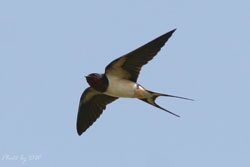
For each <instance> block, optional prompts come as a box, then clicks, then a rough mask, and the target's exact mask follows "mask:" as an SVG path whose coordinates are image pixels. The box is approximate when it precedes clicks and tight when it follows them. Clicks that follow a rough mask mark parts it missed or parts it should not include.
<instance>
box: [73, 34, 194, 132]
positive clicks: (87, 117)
mask: <svg viewBox="0 0 250 167" xmlns="http://www.w3.org/2000/svg"><path fill="white" fill-rule="evenodd" d="M175 30H176V29H174V30H172V31H170V32H168V33H166V34H163V35H162V36H160V37H158V38H156V39H154V40H153V41H151V42H149V43H147V44H145V45H143V46H141V47H139V48H138V49H135V50H134V51H132V52H130V53H128V54H126V55H124V56H121V57H119V58H117V59H115V60H114V61H112V62H111V63H110V64H109V65H108V66H106V68H105V73H104V74H97V73H91V74H89V75H88V76H86V80H87V82H88V84H89V85H90V87H88V88H87V89H85V91H84V92H83V94H82V96H81V98H80V105H79V109H78V115H77V125H76V127H77V132H78V134H79V135H81V134H82V133H83V132H85V131H86V130H87V129H88V128H89V127H90V126H91V125H92V124H93V123H94V122H95V121H96V119H97V118H98V117H99V116H100V115H101V114H102V112H103V110H104V109H105V108H106V105H108V104H109V103H111V102H113V101H114V100H116V99H118V98H120V97H127V98H137V99H140V100H142V101H144V102H146V103H149V104H151V105H153V106H155V107H157V108H159V109H162V110H164V111H166V112H168V113H170V114H173V115H175V116H177V117H179V115H177V114H175V113H172V112H170V111H168V110H166V109H164V108H162V107H161V106H159V105H158V104H156V103H155V99H156V98H157V97H159V96H168V97H175V98H181V99H186V100H192V99H189V98H185V97H180V96H173V95H169V94H163V93H157V92H153V91H150V90H147V89H145V88H144V87H142V86H141V85H140V84H138V83H136V81H137V78H138V75H139V73H140V70H141V68H142V66H143V65H145V64H147V63H148V62H149V61H150V60H152V59H153V57H154V56H155V55H156V54H157V53H158V52H159V51H160V49H161V48H162V47H163V45H164V44H165V43H166V42H167V41H168V39H169V38H170V37H171V35H172V34H173V33H174V32H175Z"/></svg>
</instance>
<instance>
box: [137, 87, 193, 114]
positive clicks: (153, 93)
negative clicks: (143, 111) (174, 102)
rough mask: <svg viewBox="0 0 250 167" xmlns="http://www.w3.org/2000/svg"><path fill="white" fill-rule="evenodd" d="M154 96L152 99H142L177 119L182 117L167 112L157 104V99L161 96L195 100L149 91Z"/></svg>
mask: <svg viewBox="0 0 250 167" xmlns="http://www.w3.org/2000/svg"><path fill="white" fill-rule="evenodd" d="M147 91H148V92H149V93H150V94H151V95H152V96H151V97H148V98H144V99H140V100H142V101H144V102H146V103H148V104H151V105H153V106H155V107H157V108H160V109H162V110H164V111H166V112H168V113H170V114H172V115H174V116H176V117H180V116H179V115H177V114H175V113H173V112H171V111H169V110H166V109H165V108H162V107H161V106H159V105H158V104H156V103H155V99H156V98H157V97H159V96H167V97H174V98H179V99H184V100H191V101H193V99H189V98H185V97H180V96H174V95H168V94H162V93H157V92H152V91H149V90H147Z"/></svg>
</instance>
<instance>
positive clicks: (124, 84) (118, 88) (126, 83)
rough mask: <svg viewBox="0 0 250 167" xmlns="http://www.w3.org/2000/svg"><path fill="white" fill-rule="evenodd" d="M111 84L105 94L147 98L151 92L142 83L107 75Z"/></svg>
mask: <svg viewBox="0 0 250 167" xmlns="http://www.w3.org/2000/svg"><path fill="white" fill-rule="evenodd" d="M107 78H108V80H109V86H108V88H107V90H106V91H105V92H104V94H107V95H110V96H114V97H130V98H145V97H148V96H150V94H149V93H148V92H147V91H146V90H145V89H144V88H143V87H141V86H140V85H138V84H137V83H135V82H132V81H130V80H126V79H121V78H118V77H115V76H107Z"/></svg>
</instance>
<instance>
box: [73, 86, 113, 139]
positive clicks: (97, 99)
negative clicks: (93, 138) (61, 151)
mask: <svg viewBox="0 0 250 167" xmlns="http://www.w3.org/2000/svg"><path fill="white" fill-rule="evenodd" d="M116 99H117V98H116V97H111V96H108V95H105V94H101V93H100V92H97V91H95V90H94V89H93V88H91V87H89V88H87V89H85V91H84V92H83V94H82V96H81V99H80V105H79V109H78V115H77V124H76V128H77V132H78V134H79V135H81V134H82V133H83V132H85V131H86V130H87V129H88V128H89V127H90V126H91V125H92V124H93V123H94V122H95V121H96V119H97V118H99V116H100V115H101V113H102V111H103V110H104V109H105V108H106V105H107V104H109V103H111V102H113V101H114V100H116Z"/></svg>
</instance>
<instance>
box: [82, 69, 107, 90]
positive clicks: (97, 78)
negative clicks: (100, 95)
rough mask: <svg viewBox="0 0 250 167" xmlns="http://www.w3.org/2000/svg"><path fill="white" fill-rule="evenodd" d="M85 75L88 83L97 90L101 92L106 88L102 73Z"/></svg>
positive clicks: (104, 77) (105, 80) (105, 79)
mask: <svg viewBox="0 0 250 167" xmlns="http://www.w3.org/2000/svg"><path fill="white" fill-rule="evenodd" d="M85 77H86V80H87V82H88V84H89V85H90V86H91V87H92V88H94V89H95V90H97V91H99V92H103V91H105V90H106V88H107V84H108V83H107V82H108V81H107V78H106V76H105V75H104V74H97V73H91V74H89V75H87V76H85Z"/></svg>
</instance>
